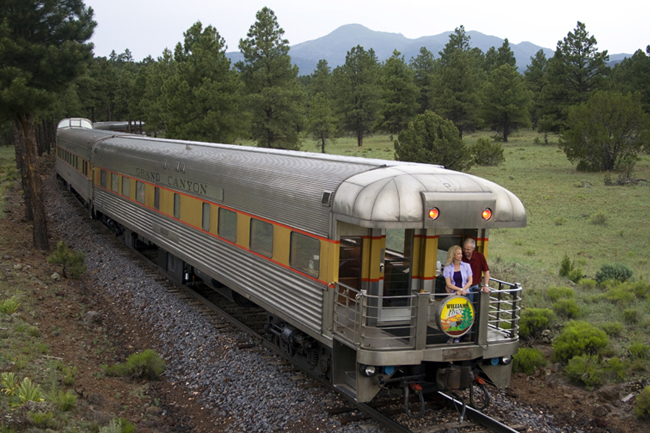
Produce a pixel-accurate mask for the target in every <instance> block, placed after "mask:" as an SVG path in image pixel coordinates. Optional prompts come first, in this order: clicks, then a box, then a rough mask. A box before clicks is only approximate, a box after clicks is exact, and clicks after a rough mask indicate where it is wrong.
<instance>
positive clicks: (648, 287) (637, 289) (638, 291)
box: [625, 281, 650, 299]
mask: <svg viewBox="0 0 650 433" xmlns="http://www.w3.org/2000/svg"><path fill="white" fill-rule="evenodd" d="M625 285H627V286H629V287H630V288H631V289H632V291H633V292H634V294H635V295H636V296H637V297H638V298H640V299H646V298H647V297H649V296H650V284H647V283H645V282H643V281H638V282H636V283H634V282H629V281H628V282H626V283H625Z"/></svg>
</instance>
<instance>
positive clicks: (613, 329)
mask: <svg viewBox="0 0 650 433" xmlns="http://www.w3.org/2000/svg"><path fill="white" fill-rule="evenodd" d="M600 329H602V330H603V331H605V333H606V334H607V335H609V336H611V337H616V336H617V335H619V334H620V333H621V331H622V330H623V324H622V323H621V322H604V323H601V324H600Z"/></svg>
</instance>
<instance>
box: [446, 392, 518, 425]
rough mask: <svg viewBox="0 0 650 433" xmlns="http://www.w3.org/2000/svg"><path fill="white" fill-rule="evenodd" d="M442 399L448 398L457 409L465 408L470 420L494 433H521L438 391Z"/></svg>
mask: <svg viewBox="0 0 650 433" xmlns="http://www.w3.org/2000/svg"><path fill="white" fill-rule="evenodd" d="M438 394H440V395H441V396H442V397H444V398H446V399H447V400H448V401H450V402H451V403H453V404H454V405H455V406H456V409H462V408H463V406H465V413H466V414H467V417H468V418H471V419H472V420H473V421H474V422H476V423H477V424H480V425H482V426H483V427H485V428H488V429H490V431H493V432H494V433H519V431H518V430H515V429H513V428H511V427H508V426H507V425H505V424H503V423H501V422H499V421H497V420H496V419H494V418H492V417H489V416H487V415H485V414H484V413H482V412H479V411H478V410H476V409H474V408H473V407H471V406H468V405H463V402H461V401H458V400H456V399H455V398H453V397H452V396H450V395H447V394H445V393H444V392H441V391H438Z"/></svg>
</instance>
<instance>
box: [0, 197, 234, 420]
mask: <svg viewBox="0 0 650 433" xmlns="http://www.w3.org/2000/svg"><path fill="white" fill-rule="evenodd" d="M6 201H7V204H6V206H5V213H6V216H5V218H2V219H0V258H1V263H2V265H4V266H3V267H4V268H5V269H13V273H14V274H20V275H17V276H16V277H15V278H14V280H15V281H16V282H17V283H18V282H19V281H26V282H25V283H24V284H23V286H24V287H23V290H24V293H25V295H26V296H27V297H28V298H30V299H31V303H32V305H33V314H34V317H33V320H35V321H38V323H39V324H40V326H39V327H40V328H41V329H42V332H41V338H43V339H44V340H45V343H46V344H47V345H48V346H49V351H48V353H47V355H46V356H45V357H44V358H45V359H60V360H62V362H63V363H64V364H66V365H73V366H76V367H77V371H76V374H75V376H74V386H73V388H74V391H75V392H76V393H77V395H78V397H79V400H78V403H77V410H75V411H71V412H68V413H69V414H70V416H72V417H80V418H83V419H85V420H87V421H89V422H90V423H94V424H95V425H99V426H101V425H106V424H107V423H108V422H109V421H110V420H111V419H112V418H114V417H116V416H117V417H121V418H125V419H127V420H128V421H130V422H132V423H133V424H134V425H135V426H136V431H138V432H143V433H147V432H172V431H173V432H190V431H191V432H218V431H221V428H220V427H219V426H223V425H224V421H223V420H216V419H215V418H214V417H213V416H212V415H211V414H207V413H206V411H205V410H204V409H203V407H202V406H201V405H200V404H199V403H198V402H197V401H196V399H195V397H194V396H192V395H189V394H188V393H186V392H185V391H184V390H183V389H182V387H180V386H178V385H177V384H173V383H169V382H168V381H167V380H165V378H164V377H163V378H162V379H161V380H156V381H135V382H134V381H129V380H126V379H123V378H119V377H106V376H105V375H104V374H102V372H103V369H102V365H105V364H113V363H116V362H124V361H125V359H126V357H127V356H129V355H131V354H133V353H136V352H139V351H142V350H145V349H148V348H151V347H152V346H153V345H152V344H151V336H150V335H149V334H148V333H147V332H146V329H143V327H142V326H141V324H139V323H133V321H132V320H131V318H130V316H129V314H128V311H125V310H124V309H121V308H117V306H116V305H115V303H114V302H112V301H111V299H106V298H105V297H104V296H103V295H102V293H101V291H99V290H95V289H94V287H93V282H92V281H93V279H92V275H86V276H84V277H83V278H81V279H77V280H69V279H65V278H63V279H61V280H60V281H58V282H54V281H52V279H51V276H52V274H53V273H54V272H60V268H59V267H58V266H55V265H50V264H48V263H47V256H48V255H49V254H50V253H44V252H41V251H38V250H35V249H33V248H32V227H31V223H29V222H27V221H25V220H24V218H23V215H24V210H23V209H24V206H23V204H22V197H21V196H20V195H18V194H17V193H16V190H15V189H13V190H10V191H8V196H7V197H6ZM58 241H59V239H56V238H55V237H54V238H51V239H50V247H51V248H52V249H54V247H55V246H56V244H57V242H58ZM30 280H31V281H40V282H46V283H47V285H48V286H49V287H47V288H44V287H43V284H38V283H33V284H30V283H29V281H30ZM22 310H23V311H22V312H20V313H19V314H23V315H28V313H27V312H26V311H24V309H22ZM90 311H95V312H97V313H99V314H97V315H92V314H90V315H88V314H87V313H88V312H90ZM27 319H28V320H32V318H29V317H27ZM215 424H216V425H215Z"/></svg>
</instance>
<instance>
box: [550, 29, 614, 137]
mask: <svg viewBox="0 0 650 433" xmlns="http://www.w3.org/2000/svg"><path fill="white" fill-rule="evenodd" d="M596 45H597V41H596V38H595V37H594V36H589V32H587V30H586V27H585V25H584V24H583V23H581V22H580V21H578V25H577V27H576V28H575V30H574V31H573V32H569V33H568V34H567V36H566V37H565V38H564V39H563V40H561V41H558V43H557V49H556V51H555V55H554V56H553V57H552V58H551V59H550V60H549V62H548V84H547V85H546V86H544V89H543V91H542V112H543V114H542V117H541V121H540V128H541V129H542V130H543V131H547V132H554V133H559V132H560V131H561V130H562V128H563V127H564V124H565V122H566V120H567V116H568V112H569V107H570V106H572V105H578V104H581V103H584V102H586V101H587V100H589V98H590V97H591V95H592V94H593V93H594V92H596V91H598V90H603V89H604V88H605V86H606V81H605V79H606V77H607V76H608V75H609V72H610V70H609V67H608V66H607V61H608V60H609V56H608V55H607V51H603V52H600V53H599V52H598V48H597V46H596Z"/></svg>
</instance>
